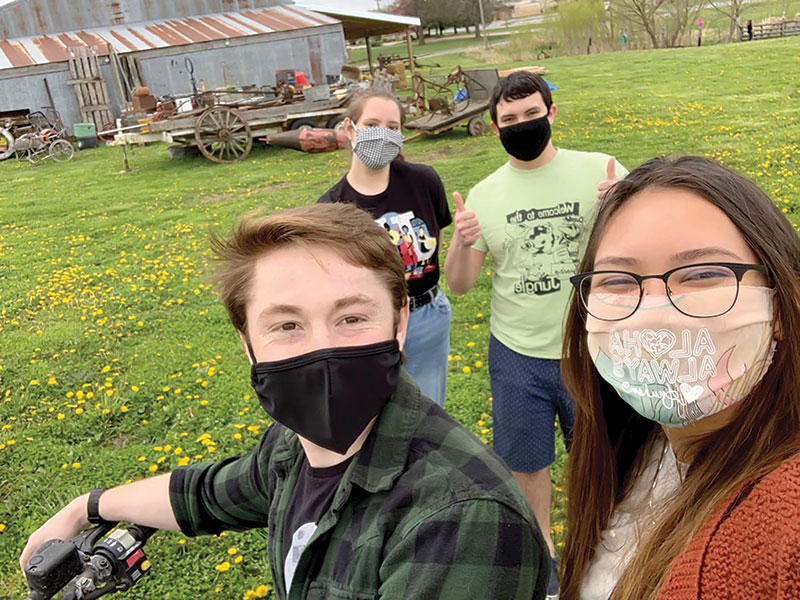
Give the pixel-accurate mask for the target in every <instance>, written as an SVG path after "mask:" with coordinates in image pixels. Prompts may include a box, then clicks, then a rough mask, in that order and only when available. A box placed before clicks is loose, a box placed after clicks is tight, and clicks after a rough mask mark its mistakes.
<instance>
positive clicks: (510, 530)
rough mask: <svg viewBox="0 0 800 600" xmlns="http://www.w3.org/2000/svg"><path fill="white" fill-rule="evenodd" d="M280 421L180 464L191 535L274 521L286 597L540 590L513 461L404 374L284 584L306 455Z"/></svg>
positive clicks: (501, 599)
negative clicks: (223, 451) (247, 444)
mask: <svg viewBox="0 0 800 600" xmlns="http://www.w3.org/2000/svg"><path fill="white" fill-rule="evenodd" d="M303 457H304V453H303V449H302V447H301V445H300V442H299V440H298V439H297V436H296V435H295V434H294V433H293V432H292V431H290V430H288V429H287V428H285V427H283V426H282V425H279V424H275V425H273V426H272V427H271V428H270V429H269V430H268V431H267V432H265V434H264V436H263V438H262V439H261V442H260V444H259V445H258V447H256V448H255V449H254V450H253V451H251V452H250V453H249V454H246V455H244V456H242V457H240V458H231V459H227V460H224V461H222V462H218V463H203V464H198V465H193V466H191V467H181V468H178V469H176V470H175V471H173V474H172V477H171V479H170V500H171V503H172V509H173V511H174V513H175V517H176V519H177V521H178V523H179V525H180V527H181V531H183V532H184V533H185V534H186V535H190V536H192V535H199V534H215V533H219V532H220V531H222V530H225V529H233V530H244V529H250V528H259V527H267V528H268V530H269V535H270V539H269V542H268V544H267V546H268V547H267V553H268V557H269V564H270V566H271V569H272V578H273V583H274V586H275V589H276V594H277V597H278V598H280V599H284V598H286V599H289V600H303V599H308V600H311V599H319V600H322V599H326V600H327V599H331V598H333V599H335V600H350V599H353V600H356V599H357V600H367V599H373V598H384V599H387V600H390V599H395V598H409V599H411V598H413V599H414V600H421V599H428V598H429V599H441V600H465V599H472V598H474V599H476V600H477V599H480V600H487V599H497V600H514V599H518V600H531V599H535V600H539V599H541V598H544V596H545V590H546V587H547V581H548V577H549V572H550V557H549V553H548V550H547V546H546V545H545V543H544V541H543V539H542V536H541V533H540V531H539V528H538V526H537V524H536V521H535V519H534V516H533V513H532V512H531V510H530V507H529V506H528V504H527V502H526V501H525V498H524V496H523V495H522V492H521V491H520V489H519V487H518V486H517V484H516V483H515V482H514V479H513V477H512V476H511V473H510V472H509V470H508V469H507V468H506V467H505V466H504V464H503V463H502V462H501V460H500V459H499V458H498V457H497V455H495V454H494V452H492V451H491V450H490V449H489V448H488V447H486V446H485V445H484V444H482V443H481V442H480V441H478V440H477V439H476V438H475V437H474V436H473V435H472V434H470V433H469V432H468V431H467V430H466V429H464V428H463V427H462V426H461V425H459V424H458V423H456V422H455V421H454V420H453V419H452V418H450V417H449V416H448V415H447V414H446V413H445V412H444V411H443V410H442V409H441V408H439V407H438V406H437V405H435V404H434V403H433V402H431V401H430V400H428V399H426V398H423V397H422V396H421V395H420V392H419V388H418V387H417V385H416V383H414V381H413V380H412V379H411V378H410V377H409V376H408V375H406V374H403V376H402V377H401V378H400V381H399V384H398V387H397V390H396V392H395V394H394V396H393V397H392V399H391V400H390V401H389V403H388V404H387V405H386V406H385V407H384V409H383V410H382V412H381V414H380V416H379V418H378V421H377V422H376V425H375V427H374V428H373V431H372V432H371V433H370V435H369V436H368V438H367V441H366V443H365V444H364V447H363V448H362V449H361V450H360V452H359V453H358V454H356V455H355V457H354V459H353V461H352V462H351V463H350V465H349V466H348V467H347V470H346V471H345V473H344V474H343V476H342V479H341V482H340V483H339V487H338V489H337V491H336V494H335V496H334V499H333V502H332V503H331V506H330V508H329V509H328V511H327V512H326V513H325V514H324V515H323V516H322V518H321V519H320V521H319V523H318V528H317V530H316V532H315V533H314V535H313V537H312V538H311V540H310V542H309V544H308V546H307V547H306V549H305V551H304V552H303V554H302V556H301V558H300V562H299V564H298V565H297V570H296V572H295V575H294V579H293V581H292V585H291V589H290V590H286V589H284V583H283V582H284V574H283V564H284V560H283V558H284V557H283V554H282V548H281V541H282V539H283V526H284V523H285V516H286V509H287V506H288V504H289V499H290V497H291V493H292V490H293V489H294V486H295V483H296V481H297V477H298V473H299V471H300V467H301V465H302V462H303Z"/></svg>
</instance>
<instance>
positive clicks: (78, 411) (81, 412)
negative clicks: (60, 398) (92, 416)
mask: <svg viewBox="0 0 800 600" xmlns="http://www.w3.org/2000/svg"><path fill="white" fill-rule="evenodd" d="M75 414H76V415H82V414H83V409H82V408H76V409H75Z"/></svg>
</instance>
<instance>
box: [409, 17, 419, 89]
mask: <svg viewBox="0 0 800 600" xmlns="http://www.w3.org/2000/svg"><path fill="white" fill-rule="evenodd" d="M420 35H422V34H421V33H420ZM406 47H407V48H408V71H409V73H411V86H412V87H413V88H414V96H415V97H416V95H417V87H418V85H417V67H416V66H415V65H414V46H413V45H412V44H411V28H410V27H406Z"/></svg>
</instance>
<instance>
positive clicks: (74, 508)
mask: <svg viewBox="0 0 800 600" xmlns="http://www.w3.org/2000/svg"><path fill="white" fill-rule="evenodd" d="M88 499H89V495H88V494H83V495H82V496H78V497H77V498H75V499H74V500H73V501H72V502H70V503H69V504H67V505H66V506H65V507H64V508H62V509H61V510H60V511H58V512H57V513H56V514H54V515H53V516H52V517H50V518H49V519H48V520H47V522H46V523H45V524H44V525H42V526H41V527H39V529H37V530H36V531H34V532H33V533H32V534H31V535H30V537H28V543H27V544H25V548H24V549H23V550H22V554H21V555H20V557H19V567H20V569H22V570H23V571H24V569H25V563H27V562H28V558H30V556H31V554H33V553H34V552H35V551H36V549H37V548H38V547H39V546H41V545H42V544H43V543H44V542H46V541H47V540H52V539H58V540H64V541H66V540H69V539H71V538H73V537H75V536H76V535H77V534H78V533H80V532H81V531H83V530H84V529H86V528H87V527H89V520H88V518H87V512H86V502H87V500H88Z"/></svg>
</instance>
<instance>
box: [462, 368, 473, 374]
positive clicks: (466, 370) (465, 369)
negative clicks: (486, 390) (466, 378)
mask: <svg viewBox="0 0 800 600" xmlns="http://www.w3.org/2000/svg"><path fill="white" fill-rule="evenodd" d="M461 370H462V371H464V373H469V372H470V371H471V370H472V369H470V368H469V367H464V368H463V369H461Z"/></svg>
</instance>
